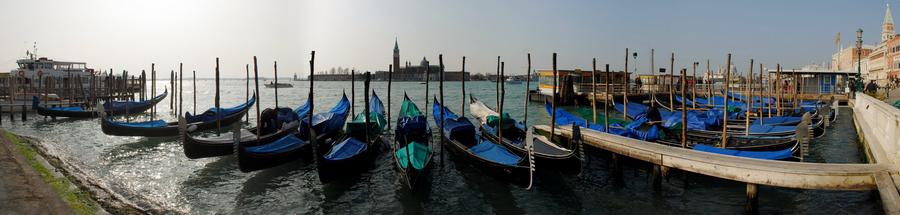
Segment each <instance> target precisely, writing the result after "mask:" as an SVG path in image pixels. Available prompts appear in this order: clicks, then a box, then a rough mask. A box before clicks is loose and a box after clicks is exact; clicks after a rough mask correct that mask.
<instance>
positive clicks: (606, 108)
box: [594, 57, 628, 133]
mask: <svg viewBox="0 0 900 215" xmlns="http://www.w3.org/2000/svg"><path fill="white" fill-rule="evenodd" d="M626 58H627V57H626ZM611 72H612V71H609V64H606V78H605V80H603V85H606V86H605V87H606V92H605V93H603V131H604V132H607V133H609V102H610V101H611V100H613V99H612V98H613V97H612V96H610V95H611V94H612V91H610V90H609V82H611V79H610V77H611V76H612V75H610V73H611ZM625 78H626V79H627V78H628V77H627V76H626V77H625ZM594 123H597V122H594Z"/></svg>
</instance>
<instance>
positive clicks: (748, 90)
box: [744, 59, 753, 135]
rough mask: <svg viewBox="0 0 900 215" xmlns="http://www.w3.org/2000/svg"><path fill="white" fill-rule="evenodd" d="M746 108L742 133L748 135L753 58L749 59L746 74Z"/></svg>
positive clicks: (751, 100)
mask: <svg viewBox="0 0 900 215" xmlns="http://www.w3.org/2000/svg"><path fill="white" fill-rule="evenodd" d="M745 96H746V97H747V100H746V101H744V102H747V110H746V112H745V114H744V135H750V108H751V107H752V106H751V105H750V104H752V103H753V59H750V74H748V75H747V95H745Z"/></svg>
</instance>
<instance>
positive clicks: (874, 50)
mask: <svg viewBox="0 0 900 215" xmlns="http://www.w3.org/2000/svg"><path fill="white" fill-rule="evenodd" d="M860 52H861V53H860V54H859V55H860V56H858V55H857V48H856V45H853V46H852V47H848V48H842V49H841V50H839V51H838V52H837V53H834V54H832V55H831V68H829V69H830V70H834V71H841V72H853V73H855V72H856V71H857V69H860V68H859V67H861V72H860V73H861V75H862V78H863V79H864V80H866V81H868V80H875V81H876V82H877V83H878V84H879V85H882V86H883V85H884V84H886V83H887V82H888V81H889V80H890V79H894V78H898V77H900V37H898V35H897V33H896V31H895V29H894V18H893V16H892V14H891V6H890V4H888V5H886V8H885V11H884V20H883V21H882V23H881V41H879V42H878V43H877V44H875V45H863V46H862V49H861V50H860ZM860 57H862V59H860Z"/></svg>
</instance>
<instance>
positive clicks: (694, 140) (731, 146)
mask: <svg viewBox="0 0 900 215" xmlns="http://www.w3.org/2000/svg"><path fill="white" fill-rule="evenodd" d="M546 110H547V113H548V114H550V113H552V112H551V111H552V110H551V108H550V106H549V104H546ZM550 115H552V114H550ZM556 122H557V125H573V124H574V125H577V126H579V127H586V128H589V129H591V130H594V131H597V132H604V131H603V125H595V124H591V123H588V122H587V120H584V119H581V118H579V117H577V116H575V115H573V114H571V113H569V112H567V111H565V110H562V109H557V110H556ZM632 123H641V122H640V121H635V122H632ZM628 127H633V126H632V125H628V126H624V127H614V125H612V124H611V125H610V130H614V131H611V132H609V133H611V134H615V135H619V136H624V137H629V138H636V139H640V138H639V137H640V135H638V134H634V132H635V131H634V130H633V129H629V128H628ZM796 129H806V128H805V126H802V125H798V126H797V127H796ZM644 133H649V132H644ZM736 133H737V134H734V133H732V134H729V135H728V139H727V141H728V143H727V146H726V147H725V148H718V147H716V146H715V145H717V144H718V143H720V142H721V140H722V136H720V135H704V134H697V133H692V132H688V133H687V142H686V143H687V147H689V148H693V149H694V150H698V151H706V152H711V153H717V154H727V155H733V156H740V157H750V158H758V159H775V160H785V159H792V158H793V156H792V155H793V154H795V153H796V152H797V150H798V149H799V138H797V137H795V136H788V137H762V136H745V135H742V133H741V132H736ZM676 135H677V134H676ZM653 142H656V143H659V144H663V145H668V146H672V147H682V145H681V140H680V139H678V138H675V139H672V138H670V139H654V140H653ZM538 163H540V162H538Z"/></svg>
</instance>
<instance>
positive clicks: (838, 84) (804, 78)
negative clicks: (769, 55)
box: [767, 65, 856, 94]
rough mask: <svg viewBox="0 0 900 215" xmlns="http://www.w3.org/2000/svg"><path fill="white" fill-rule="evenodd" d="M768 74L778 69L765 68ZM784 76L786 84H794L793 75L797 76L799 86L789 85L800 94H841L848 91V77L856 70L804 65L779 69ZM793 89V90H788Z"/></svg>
mask: <svg viewBox="0 0 900 215" xmlns="http://www.w3.org/2000/svg"><path fill="white" fill-rule="evenodd" d="M767 71H768V72H769V74H770V75H775V74H777V73H778V70H775V69H769V70H767ZM781 74H782V75H783V76H784V78H782V79H781V80H782V81H784V82H785V85H786V86H793V85H794V80H793V78H794V77H797V78H799V80H798V83H799V86H795V87H789V90H790V88H796V89H798V91H799V92H800V93H802V94H831V93H835V94H842V93H843V92H847V91H849V89H847V86H848V83H847V81H848V80H849V77H851V76H853V75H856V70H852V71H850V70H845V71H840V70H833V69H826V68H824V67H821V66H818V65H806V66H803V67H801V68H800V69H781ZM790 91H793V90H790Z"/></svg>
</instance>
